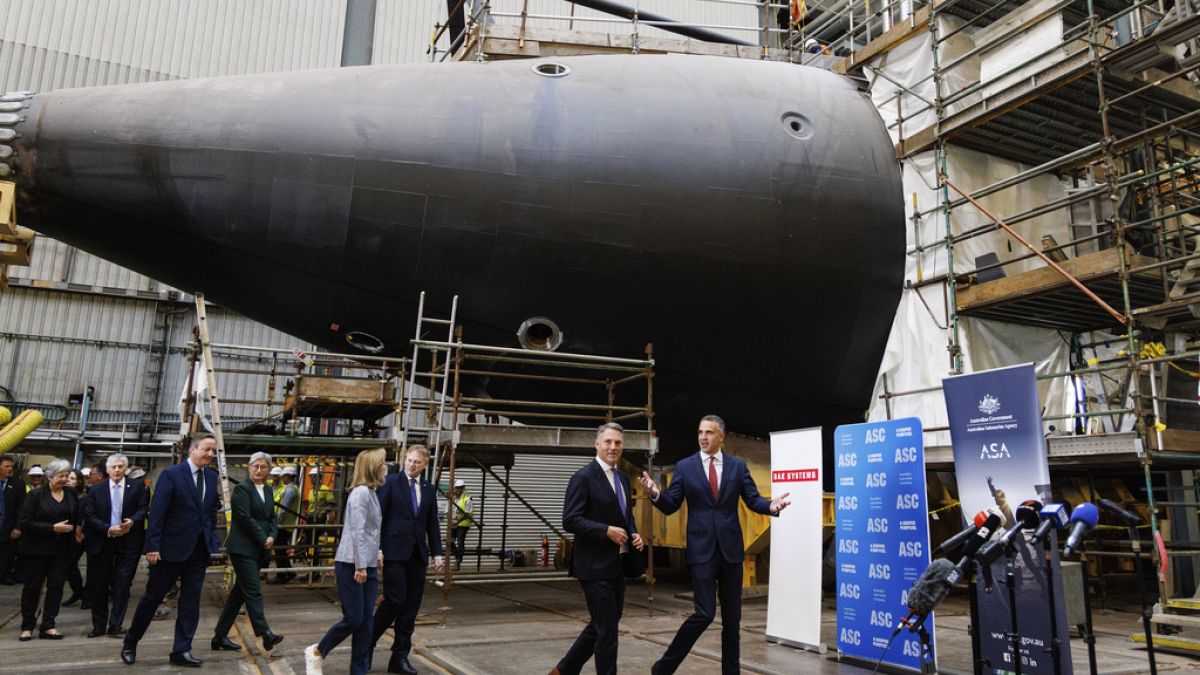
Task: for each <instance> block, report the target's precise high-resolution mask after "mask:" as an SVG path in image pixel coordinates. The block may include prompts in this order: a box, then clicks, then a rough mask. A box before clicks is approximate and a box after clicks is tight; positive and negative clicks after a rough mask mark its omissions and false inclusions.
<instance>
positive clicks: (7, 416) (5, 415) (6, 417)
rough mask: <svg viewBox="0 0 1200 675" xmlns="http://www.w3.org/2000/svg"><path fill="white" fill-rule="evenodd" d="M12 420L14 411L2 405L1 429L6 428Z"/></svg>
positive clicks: (0, 415)
mask: <svg viewBox="0 0 1200 675" xmlns="http://www.w3.org/2000/svg"><path fill="white" fill-rule="evenodd" d="M11 419H12V411H11V410H9V409H8V408H5V407H4V406H2V405H0V428H2V427H4V425H5V424H8V422H9V421H10V420H11Z"/></svg>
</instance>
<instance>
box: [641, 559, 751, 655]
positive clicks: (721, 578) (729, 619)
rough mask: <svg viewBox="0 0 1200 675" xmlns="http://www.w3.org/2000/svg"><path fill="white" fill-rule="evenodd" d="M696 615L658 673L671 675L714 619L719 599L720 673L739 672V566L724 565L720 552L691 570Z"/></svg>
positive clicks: (677, 635) (682, 629)
mask: <svg viewBox="0 0 1200 675" xmlns="http://www.w3.org/2000/svg"><path fill="white" fill-rule="evenodd" d="M691 574H692V596H693V598H694V600H695V606H696V607H695V612H693V613H692V615H691V616H689V617H688V618H687V620H686V621H684V622H683V625H682V626H680V627H679V631H678V632H677V633H675V639H674V640H671V646H669V647H667V651H666V653H664V654H663V655H662V658H661V659H659V660H658V672H663V673H673V672H675V669H676V668H678V667H679V664H681V663H683V659H684V657H685V656H687V655H688V652H690V651H691V650H692V645H694V644H696V640H698V639H700V635H701V634H702V633H704V629H706V628H708V626H709V624H711V623H712V621H713V617H715V616H716V615H717V596H718V595H719V596H720V599H721V672H722V673H723V674H725V675H736V673H737V672H738V671H739V670H740V668H741V665H740V663H741V642H740V640H741V636H740V634H739V633H740V630H739V629H740V626H739V624H740V623H741V621H742V563H740V562H737V563H731V562H725V559H724V558H723V557H722V556H721V551H720V550H717V551H715V552H714V553H713V557H712V558H711V559H709V560H708V561H706V562H703V563H699V564H696V565H692V566H691Z"/></svg>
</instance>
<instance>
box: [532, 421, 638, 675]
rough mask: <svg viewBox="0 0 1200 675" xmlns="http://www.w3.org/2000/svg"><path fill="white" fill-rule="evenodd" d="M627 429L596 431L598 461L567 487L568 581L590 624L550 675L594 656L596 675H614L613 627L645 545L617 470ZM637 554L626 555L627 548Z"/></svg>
mask: <svg viewBox="0 0 1200 675" xmlns="http://www.w3.org/2000/svg"><path fill="white" fill-rule="evenodd" d="M624 442H625V430H624V429H623V428H622V427H621V425H620V424H617V423H615V422H609V423H608V424H604V425H601V426H600V428H599V429H597V430H596V440H595V446H596V460H595V461H593V462H588V463H587V466H584V467H583V468H582V469H580V470H579V471H576V472H575V475H573V476H571V481H570V482H569V483H567V492H566V495H565V496H564V497H563V527H565V528H566V529H567V532H570V533H571V534H573V535H575V543H574V546H573V547H572V550H571V568H570V573H571V576H573V577H575V578H577V579H579V584H580V585H581V586H583V595H584V598H585V599H586V600H587V607H588V613H589V614H591V619H592V620H591V621H590V622H588V625H587V626H585V627H584V629H583V632H581V633H580V634H579V637H578V638H576V639H575V643H574V644H572V645H571V648H570V649H568V650H567V653H566V655H565V656H563V657H562V660H560V661H559V662H558V665H556V666H555V667H554V668H553V669H552V670H551V671H550V672H551V675H560V674H561V675H578V673H579V671H580V670H582V669H583V664H585V663H587V660H588V659H590V658H592V657H593V656H595V657H596V673H597V674H598V675H609V674H611V673H616V672H617V626H618V624H619V623H620V622H621V612H622V610H623V609H624V608H625V577H626V576H637V575H640V574H641V572H642V569H643V567H642V559H641V555H640V554H639V553H638V551H641V550H642V548H643V547H644V546H645V543H644V542H643V541H642V535H640V534H638V532H637V525H636V523H635V522H634V519H633V510H632V509H631V508H630V495H631V494H632V492H631V490H630V489H629V477H628V476H626V475H625V474H624V472H622V471H621V470H620V468H619V464H620V461H621V452H622V450H624ZM631 545H632V548H633V549H635V550H630V547H631Z"/></svg>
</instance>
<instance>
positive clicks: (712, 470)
mask: <svg viewBox="0 0 1200 675" xmlns="http://www.w3.org/2000/svg"><path fill="white" fill-rule="evenodd" d="M708 487H710V488H712V493H713V499H714V500H715V499H716V498H717V458H716V457H709V458H708Z"/></svg>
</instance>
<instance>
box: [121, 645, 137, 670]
mask: <svg viewBox="0 0 1200 675" xmlns="http://www.w3.org/2000/svg"><path fill="white" fill-rule="evenodd" d="M121 661H123V662H124V663H125V665H127V666H132V665H133V664H134V663H136V662H137V645H131V644H124V645H121Z"/></svg>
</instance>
